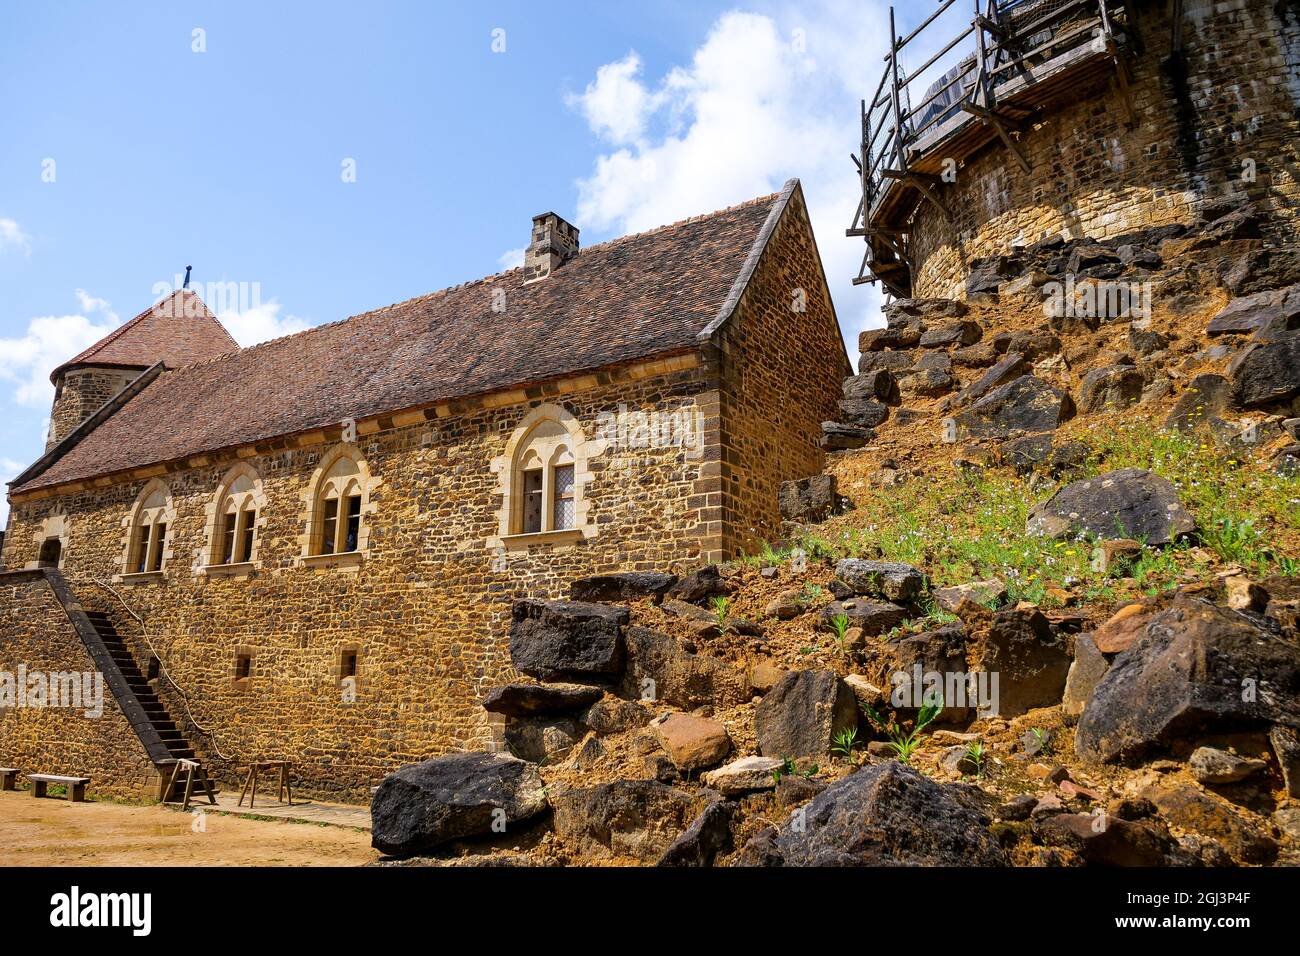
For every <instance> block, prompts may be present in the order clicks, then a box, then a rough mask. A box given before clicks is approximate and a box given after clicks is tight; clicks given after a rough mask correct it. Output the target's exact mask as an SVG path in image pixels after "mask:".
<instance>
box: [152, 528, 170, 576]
mask: <svg viewBox="0 0 1300 956" xmlns="http://www.w3.org/2000/svg"><path fill="white" fill-rule="evenodd" d="M166 546H167V523H166V522H165V521H164V522H159V523H158V524H157V525H156V526H155V530H154V540H153V558H152V559H151V560H150V562H149V570H150V571H161V570H162V559H163V548H164V547H166Z"/></svg>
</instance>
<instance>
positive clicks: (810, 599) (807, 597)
mask: <svg viewBox="0 0 1300 956" xmlns="http://www.w3.org/2000/svg"><path fill="white" fill-rule="evenodd" d="M824 593H825V592H824V591H823V590H822V586H821V585H820V584H805V585H804V586H803V593H802V594H800V595H799V603H800V604H802V605H803V606H804V607H808V606H810V605H813V604H816V603H817V602H818V601H820V600H821V599H822V595H823V594H824Z"/></svg>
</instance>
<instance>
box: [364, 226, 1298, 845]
mask: <svg viewBox="0 0 1300 956" xmlns="http://www.w3.org/2000/svg"><path fill="white" fill-rule="evenodd" d="M967 292H968V295H967V300H966V301H964V302H955V301H948V300H907V301H899V302H894V303H891V304H890V305H889V306H888V307H887V310H886V318H887V322H888V324H887V326H886V327H885V328H883V329H879V330H872V331H868V332H865V333H863V335H862V341H861V343H860V345H861V349H862V358H861V363H860V371H859V374H858V375H856V376H854V377H853V378H850V379H848V380H846V381H845V383H844V401H843V402H842V404H841V410H842V416H841V421H839V422H833V423H827V424H826V425H825V426H824V429H823V430H824V435H823V444H824V446H825V447H826V448H827V449H828V451H830V452H832V454H831V455H830V462H829V464H828V467H827V469H826V472H825V473H824V474H822V475H817V476H809V478H807V479H805V480H802V481H799V482H791V483H789V484H788V485H787V486H786V487H784V488H783V489H782V493H781V506H782V511H783V514H784V515H785V516H786V518H787V519H788V525H787V528H786V537H785V540H784V541H780V542H769V543H767V544H756V545H755V548H754V552H755V553H754V554H753V555H751V556H750V557H748V558H746V559H744V560H740V561H737V562H734V563H732V564H730V565H727V566H725V567H721V568H718V567H709V568H703V569H693V570H690V572H689V573H683V574H681V575H669V574H623V575H611V576H607V577H602V578H594V579H588V580H584V581H578V582H574V584H573V593H572V600H571V601H562V602H538V601H525V602H520V603H519V604H518V605H517V606H516V608H515V612H514V621H513V623H512V627H511V633H510V650H511V657H512V661H513V663H514V666H515V668H516V670H517V671H518V673H519V679H518V681H517V682H515V683H512V684H510V685H509V686H506V687H502V688H497V689H495V690H493V691H492V692H491V693H490V694H489V695H488V696H487V698H486V699H485V701H484V706H485V707H486V708H487V709H488V710H489V711H491V712H493V713H495V714H498V715H500V716H501V718H502V719H503V721H504V729H503V750H504V751H505V752H503V753H498V754H492V755H456V756H454V757H445V758H438V759H435V760H431V761H426V762H424V763H423V764H420V765H418V766H416V767H410V768H405V769H404V770H402V771H400V772H399V773H397V774H394V775H393V776H392V777H390V778H388V779H387V780H386V781H385V782H384V784H383V785H382V786H381V787H380V789H379V791H378V792H377V794H376V797H375V801H374V807H373V810H374V820H375V845H376V846H378V847H380V848H381V849H383V850H385V852H389V853H392V854H394V855H395V856H396V857H403V858H406V859H407V860H409V861H412V862H419V863H438V864H443V865H555V864H599V865H622V864H627V865H652V864H658V865H689V866H707V865H737V866H747V865H757V866H771V865H784V866H801V865H903V864H922V865H949V864H960V865H989V866H1006V865H1029V866H1043V865H1052V866H1056V865H1061V866H1065V865H1086V864H1114V865H1189V866H1200V865H1210V866H1218V865H1261V864H1275V863H1289V864H1295V863H1300V733H1298V731H1300V634H1298V633H1297V616H1298V615H1300V577H1297V572H1298V571H1300V563H1298V562H1297V555H1300V251H1298V250H1296V249H1288V248H1266V247H1265V246H1264V245H1263V242H1262V240H1261V238H1260V230H1259V224H1258V222H1257V220H1256V214H1255V212H1254V211H1253V210H1252V209H1251V208H1249V207H1248V206H1223V207H1219V208H1211V209H1207V210H1206V214H1205V220H1204V221H1203V222H1202V223H1200V224H1198V225H1197V226H1196V227H1193V228H1190V229H1189V228H1184V227H1168V228H1161V229H1155V230H1149V231H1147V232H1144V233H1141V234H1136V235H1133V236H1127V237H1122V238H1120V239H1117V240H1112V241H1109V242H1106V243H1094V242H1091V241H1088V240H1081V241H1073V242H1066V241H1063V240H1054V241H1050V242H1044V243H1038V244H1036V245H1035V246H1030V247H1028V248H1024V249H1014V250H1011V251H1010V252H1009V253H1008V254H1007V255H1005V256H1000V257H997V258H995V259H991V260H984V261H979V262H976V263H975V264H974V267H973V270H972V273H971V276H970V280H969V283H968V288H967ZM937 700H941V701H942V709H938V710H937V708H936V707H935V706H929V705H932V704H934V703H935V702H936V701H937ZM936 710H937V712H936Z"/></svg>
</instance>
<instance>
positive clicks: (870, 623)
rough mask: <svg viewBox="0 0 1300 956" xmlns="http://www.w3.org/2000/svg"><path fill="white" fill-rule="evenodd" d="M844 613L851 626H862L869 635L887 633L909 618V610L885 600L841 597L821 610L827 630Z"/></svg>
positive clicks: (823, 623) (832, 626)
mask: <svg viewBox="0 0 1300 956" xmlns="http://www.w3.org/2000/svg"><path fill="white" fill-rule="evenodd" d="M841 614H843V615H844V616H845V617H847V618H848V619H849V627H860V628H862V632H863V633H864V634H867V635H871V636H875V635H877V634H886V633H888V632H889V631H891V630H893V629H894V628H895V627H897V626H898V625H899V624H902V623H903V622H904V621H905V620H907V610H906V609H905V608H901V607H899V606H898V605H897V604H890V603H888V602H885V601H869V600H866V599H863V598H841V599H840V600H837V601H832V602H831V603H829V604H827V605H826V606H825V607H823V608H822V610H821V623H822V626H823V627H824V628H826V629H827V630H833V629H834V626H835V625H834V621H835V618H837V617H839V616H840V615H841Z"/></svg>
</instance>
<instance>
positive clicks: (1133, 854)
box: [1034, 813, 1177, 866]
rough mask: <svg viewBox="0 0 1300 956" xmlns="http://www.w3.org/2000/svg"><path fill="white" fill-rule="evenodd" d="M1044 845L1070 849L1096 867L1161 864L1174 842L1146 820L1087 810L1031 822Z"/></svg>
mask: <svg viewBox="0 0 1300 956" xmlns="http://www.w3.org/2000/svg"><path fill="white" fill-rule="evenodd" d="M1034 832H1035V834H1036V835H1037V836H1038V838H1039V839H1040V840H1042V841H1043V842H1044V843H1046V844H1047V845H1048V846H1058V847H1064V848H1066V849H1069V850H1073V851H1074V852H1075V853H1077V854H1079V856H1080V857H1082V858H1083V860H1084V862H1085V863H1089V864H1092V865H1098V866H1161V865H1162V864H1166V863H1168V862H1169V859H1168V858H1169V857H1170V855H1171V854H1173V853H1174V851H1175V849H1176V847H1177V843H1176V842H1175V841H1174V839H1173V838H1172V837H1170V836H1169V834H1167V833H1163V832H1161V831H1160V830H1158V829H1156V828H1155V827H1154V826H1152V825H1150V824H1147V823H1134V822H1131V821H1129V820H1120V819H1113V818H1110V817H1106V816H1102V815H1096V816H1094V815H1093V814H1090V813H1058V814H1055V815H1053V816H1049V817H1046V818H1045V819H1043V820H1041V821H1040V822H1038V823H1037V824H1035V827H1034Z"/></svg>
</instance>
